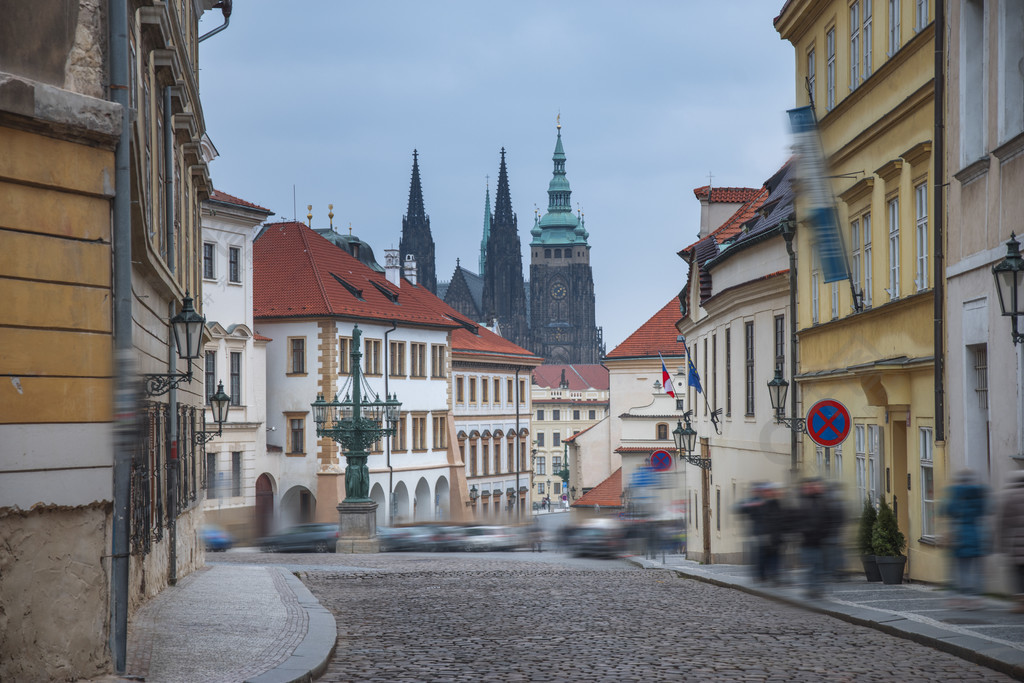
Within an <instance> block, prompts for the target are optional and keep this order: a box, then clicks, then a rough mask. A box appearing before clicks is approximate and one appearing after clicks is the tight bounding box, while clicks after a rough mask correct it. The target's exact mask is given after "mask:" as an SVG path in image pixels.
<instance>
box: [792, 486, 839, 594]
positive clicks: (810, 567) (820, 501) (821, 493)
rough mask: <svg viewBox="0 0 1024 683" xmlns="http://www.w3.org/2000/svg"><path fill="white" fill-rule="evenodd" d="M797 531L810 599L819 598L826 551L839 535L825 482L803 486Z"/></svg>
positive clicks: (824, 571) (825, 569) (834, 511)
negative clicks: (799, 536)
mask: <svg viewBox="0 0 1024 683" xmlns="http://www.w3.org/2000/svg"><path fill="white" fill-rule="evenodd" d="M797 515H798V516H797V521H796V528H797V529H799V531H800V535H801V554H802V555H803V562H804V566H805V567H806V568H807V597H809V598H819V597H821V593H822V582H823V581H824V579H825V574H826V572H827V568H826V566H825V551H826V546H828V544H830V543H832V542H834V538H835V536H836V535H838V533H839V526H840V520H839V519H838V518H837V516H836V507H835V506H834V505H833V504H832V501H831V500H830V499H829V497H828V496H826V492H825V482H823V481H822V480H821V479H820V478H818V477H812V478H810V479H805V480H804V481H803V482H802V483H801V485H800V508H799V511H798V513H797Z"/></svg>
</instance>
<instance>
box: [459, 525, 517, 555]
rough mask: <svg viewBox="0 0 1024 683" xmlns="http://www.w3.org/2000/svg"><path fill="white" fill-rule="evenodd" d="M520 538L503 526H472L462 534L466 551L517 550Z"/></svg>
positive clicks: (463, 546)
mask: <svg viewBox="0 0 1024 683" xmlns="http://www.w3.org/2000/svg"><path fill="white" fill-rule="evenodd" d="M519 540H520V539H519V537H518V536H517V535H516V534H515V533H514V532H513V530H512V529H509V528H508V527H503V526H470V527H466V528H465V530H464V531H463V534H462V548H463V549H464V550H515V549H516V548H517V547H518V546H519Z"/></svg>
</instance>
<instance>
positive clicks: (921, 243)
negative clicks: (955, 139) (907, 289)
mask: <svg viewBox="0 0 1024 683" xmlns="http://www.w3.org/2000/svg"><path fill="white" fill-rule="evenodd" d="M914 206H915V214H916V217H917V220H916V225H915V236H916V238H917V239H916V245H917V260H916V264H917V268H916V272H915V273H914V286H915V287H916V288H917V291H919V292H920V291H921V290H922V289H928V185H927V184H926V183H921V184H920V185H918V186H917V187H915V188H914Z"/></svg>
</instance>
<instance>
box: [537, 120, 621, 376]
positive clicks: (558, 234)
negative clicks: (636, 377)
mask: <svg viewBox="0 0 1024 683" xmlns="http://www.w3.org/2000/svg"><path fill="white" fill-rule="evenodd" d="M557 130H558V139H557V141H556V142H555V153H554V156H553V157H552V161H553V162H554V173H553V174H552V178H551V182H550V183H549V184H548V210H547V212H546V213H545V214H544V216H543V217H535V219H534V225H533V229H532V230H531V231H530V234H531V235H532V237H533V239H532V241H531V242H530V338H531V347H532V348H531V350H532V351H533V352H534V353H536V354H537V355H539V356H542V357H544V358H545V359H546V362H547V363H556V364H563V363H599V362H600V361H601V356H602V355H603V349H602V346H603V343H602V339H601V329H600V328H598V327H597V325H596V322H595V320H596V318H595V310H594V308H595V307H594V275H593V271H592V270H591V268H590V244H588V242H587V238H588V237H589V236H590V235H589V234H588V233H587V230H586V228H585V227H584V222H583V214H582V213H580V214H579V215H576V214H574V213H573V211H572V204H571V202H570V198H571V196H572V190H570V189H569V180H568V178H566V176H565V152H564V151H563V149H562V125H561V122H560V121H559V122H558V124H557Z"/></svg>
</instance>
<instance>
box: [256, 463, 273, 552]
mask: <svg viewBox="0 0 1024 683" xmlns="http://www.w3.org/2000/svg"><path fill="white" fill-rule="evenodd" d="M276 490H277V482H276V481H275V480H274V477H273V476H271V475H270V474H268V473H267V472H264V473H263V474H261V475H260V476H259V477H257V478H256V505H255V507H254V508H253V520H252V524H253V529H254V531H255V533H256V536H257V537H261V536H267V535H269V534H270V532H271V530H272V529H273V527H274V495H275V493H276Z"/></svg>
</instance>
